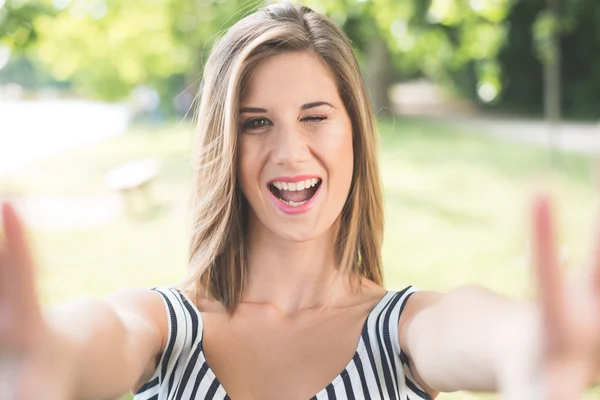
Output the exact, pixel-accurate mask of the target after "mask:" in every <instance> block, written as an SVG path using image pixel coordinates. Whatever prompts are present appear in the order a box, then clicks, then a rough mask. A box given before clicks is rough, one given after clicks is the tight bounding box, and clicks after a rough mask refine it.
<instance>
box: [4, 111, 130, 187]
mask: <svg viewBox="0 0 600 400" xmlns="http://www.w3.org/2000/svg"><path fill="white" fill-rule="evenodd" d="M129 120H130V116H129V112H128V110H127V108H126V107H125V106H123V105H119V104H107V103H97V102H92V101H85V100H36V101H0V175H2V174H6V173H10V172H11V171H15V170H17V169H19V168H21V167H24V166H25V165H27V164H29V163H31V162H34V161H38V160H40V159H41V158H44V157H47V156H50V155H54V154H58V153H60V152H61V151H64V150H70V149H74V148H78V147H83V146H88V145H92V144H95V143H99V142H101V141H103V140H105V139H108V138H111V137H115V136H118V135H121V134H122V133H124V132H125V131H126V129H127V127H128V125H129Z"/></svg>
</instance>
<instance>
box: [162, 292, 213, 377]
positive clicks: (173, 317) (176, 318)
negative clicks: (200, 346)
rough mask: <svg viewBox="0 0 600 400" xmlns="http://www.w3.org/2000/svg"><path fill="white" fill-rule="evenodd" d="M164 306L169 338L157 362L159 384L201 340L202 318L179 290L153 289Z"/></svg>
mask: <svg viewBox="0 0 600 400" xmlns="http://www.w3.org/2000/svg"><path fill="white" fill-rule="evenodd" d="M151 290H154V291H156V292H158V293H159V294H160V295H161V296H162V298H163V302H164V304H165V309H166V312H167V319H168V322H169V336H168V339H167V343H166V345H165V348H164V350H163V354H162V356H161V359H160V362H159V366H158V369H159V379H160V381H161V383H162V382H163V381H165V380H167V379H169V377H170V376H171V374H172V372H173V371H174V370H175V369H176V368H177V363H178V361H179V358H180V357H181V356H185V354H184V353H186V352H189V351H190V350H191V349H193V348H194V347H196V345H197V343H198V342H200V341H201V339H202V318H201V316H200V313H199V312H198V310H197V309H196V307H195V306H194V305H193V303H191V301H190V300H189V299H188V298H187V297H186V296H185V295H184V294H183V293H182V292H180V291H179V290H177V289H175V288H167V287H155V288H152V289H151Z"/></svg>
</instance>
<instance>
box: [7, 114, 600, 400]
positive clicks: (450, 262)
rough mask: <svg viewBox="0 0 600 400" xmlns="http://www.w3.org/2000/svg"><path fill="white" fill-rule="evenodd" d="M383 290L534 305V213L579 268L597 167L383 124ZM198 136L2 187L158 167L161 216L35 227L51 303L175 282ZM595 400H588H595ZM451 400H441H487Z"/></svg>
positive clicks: (38, 168)
mask: <svg viewBox="0 0 600 400" xmlns="http://www.w3.org/2000/svg"><path fill="white" fill-rule="evenodd" d="M380 126H381V136H382V152H381V166H382V175H383V180H384V185H385V201H386V240H385V243H384V248H383V253H384V262H385V272H386V286H387V287H388V288H396V289H397V288H402V287H405V286H406V285H407V284H414V285H416V286H418V287H420V288H423V289H431V290H440V291H447V290H450V289H452V288H454V287H456V286H459V285H462V284H465V283H479V284H483V285H485V286H487V287H490V288H492V289H494V290H496V291H498V292H500V293H504V294H507V295H510V296H516V297H521V298H524V297H527V296H529V295H530V292H531V290H530V287H531V284H530V283H531V279H530V273H529V270H528V246H527V243H528V239H527V237H528V228H529V226H528V225H529V211H528V209H529V203H530V200H531V197H532V195H533V193H535V192H536V191H537V190H539V189H540V188H547V189H549V190H550V191H551V192H552V193H553V196H554V200H555V203H556V205H557V208H558V209H559V211H560V212H559V215H558V221H559V225H560V228H561V234H560V236H559V238H560V242H561V246H562V248H563V253H564V256H565V264H567V265H569V266H576V265H577V264H580V263H581V261H582V260H583V258H584V256H585V251H586V246H587V245H588V244H589V237H590V235H589V234H590V233H591V224H590V221H592V219H593V216H594V212H595V211H596V210H595V208H594V203H595V201H596V197H595V192H594V185H593V179H592V178H593V177H592V173H591V170H592V167H591V165H592V163H591V161H590V159H588V158H586V157H582V156H574V155H564V154H562V155H559V157H555V158H551V156H550V154H549V153H548V151H547V150H544V149H537V148H533V147H530V146H526V145H520V144H514V143H505V142H501V141H498V140H495V139H490V138H486V137H484V136H481V135H477V134H474V133H472V132H462V131H461V129H460V127H458V126H446V125H444V124H442V123H441V122H435V121H430V122H427V121H423V120H399V121H396V122H393V121H389V120H388V121H382V122H381V125H380ZM190 145H191V129H190V127H188V126H185V125H183V126H177V127H175V126H166V127H161V128H147V127H137V128H135V129H133V130H132V131H131V132H129V133H128V134H126V135H124V136H122V137H119V138H115V139H112V140H110V141H107V142H105V143H102V144H100V145H97V146H94V147H92V148H88V149H80V150H76V151H71V152H68V153H65V154H61V155H59V156H56V157H53V158H49V159H46V160H43V161H41V162H39V163H37V164H35V165H31V166H29V167H27V168H25V169H23V170H21V171H19V172H18V173H15V174H13V175H11V176H9V177H0V193H5V194H7V193H8V194H11V195H13V196H24V195H26V196H39V195H47V194H49V193H50V194H53V195H58V196H66V197H68V196H93V195H100V194H105V193H106V189H105V188H104V184H103V176H104V174H105V173H106V172H107V171H108V170H109V169H110V168H113V167H115V166H117V165H119V164H121V163H123V162H125V161H128V160H131V159H137V158H145V157H155V158H157V159H159V160H160V162H161V166H162V167H161V172H160V175H159V177H158V179H157V181H156V183H155V185H154V187H153V188H152V189H153V193H154V197H155V200H156V201H157V202H158V203H160V204H161V205H162V206H163V208H162V212H158V213H155V214H154V215H153V216H152V217H147V218H138V219H132V218H128V217H126V216H122V217H119V218H117V219H116V220H114V221H110V222H107V223H106V224H104V225H101V226H97V227H93V228H85V229H84V228H73V229H35V230H34V231H33V232H32V235H33V237H34V242H35V244H36V249H37V257H38V258H39V265H40V266H41V267H40V268H41V269H40V271H39V274H40V282H39V287H40V293H41V296H42V299H43V301H44V303H45V304H54V303H57V302H62V301H65V300H68V299H70V298H73V297H82V296H104V295H106V294H107V293H110V292H111V291H114V290H116V289H118V288H119V287H122V286H130V285H132V286H153V285H159V284H170V283H174V282H176V281H178V280H179V279H181V278H182V277H183V276H184V274H185V266H186V243H187V239H186V227H187V218H186V216H187V214H186V212H187V211H186V210H187V208H186V207H187V197H188V196H187V195H188V190H187V187H188V182H189V153H190ZM598 396H599V393H598V392H594V393H590V394H589V395H588V397H586V399H592V398H598ZM491 398H496V397H495V396H491V395H487V396H486V395H477V394H470V393H454V394H444V395H441V396H440V397H439V399H442V400H471V399H491Z"/></svg>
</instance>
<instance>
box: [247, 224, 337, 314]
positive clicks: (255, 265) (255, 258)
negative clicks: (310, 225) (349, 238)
mask: <svg viewBox="0 0 600 400" xmlns="http://www.w3.org/2000/svg"><path fill="white" fill-rule="evenodd" d="M253 222H254V221H253ZM253 225H254V227H253ZM256 225H257V224H250V229H249V232H248V235H247V237H246V240H247V249H246V250H247V253H246V254H247V265H248V271H249V273H248V279H247V281H246V286H245V288H244V295H243V300H242V301H243V302H248V303H268V304H271V305H272V306H274V307H275V308H277V309H278V310H280V311H281V312H283V313H293V312H294V311H299V310H301V309H306V308H312V307H318V306H325V305H331V304H332V302H333V301H334V299H336V298H337V297H338V296H339V295H341V294H342V293H344V291H345V290H346V286H345V283H346V282H345V281H346V280H345V279H340V278H341V277H340V274H339V269H338V265H337V262H336V256H335V251H334V248H335V246H334V243H335V236H336V232H337V226H334V227H332V228H331V229H330V230H328V231H327V232H325V233H324V234H323V235H321V236H319V237H315V238H313V239H311V240H308V241H303V242H297V241H291V240H286V239H284V238H281V237H279V236H277V235H275V234H274V233H273V232H271V231H269V230H267V229H264V227H263V228H260V227H258V228H257V227H256Z"/></svg>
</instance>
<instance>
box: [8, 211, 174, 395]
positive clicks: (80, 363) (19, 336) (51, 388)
mask: <svg viewBox="0 0 600 400" xmlns="http://www.w3.org/2000/svg"><path fill="white" fill-rule="evenodd" d="M2 216H3V225H4V233H5V237H6V239H5V240H4V243H0V398H3V399H4V398H7V399H11V398H17V399H20V400H30V399H31V400H33V399H41V398H43V399H48V400H65V399H69V400H70V399H109V398H115V397H119V396H120V395H122V394H124V393H127V392H128V391H130V390H131V389H133V388H134V387H136V386H137V385H139V384H140V383H141V380H142V379H143V377H144V376H148V375H150V374H151V373H152V370H153V367H154V362H155V358H156V356H157V354H159V352H160V350H161V347H162V342H163V334H164V333H165V332H166V330H167V327H166V323H167V322H166V318H165V311H164V306H163V304H162V300H161V299H160V296H159V295H158V294H157V293H153V292H151V291H148V290H143V289H128V290H122V291H119V292H117V293H115V294H113V295H111V296H109V297H108V298H107V299H106V300H82V301H78V302H73V303H69V304H66V305H63V306H59V307H55V308H53V309H50V310H48V311H47V312H43V311H42V309H41V307H40V305H39V303H38V299H37V294H36V291H35V284H34V273H33V265H32V261H31V255H30V252H29V249H28V245H27V241H26V238H25V234H24V231H23V227H22V225H21V223H20V221H19V219H18V217H17V216H16V214H15V212H14V210H13V209H12V207H11V206H9V205H6V204H5V205H3V207H2Z"/></svg>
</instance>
